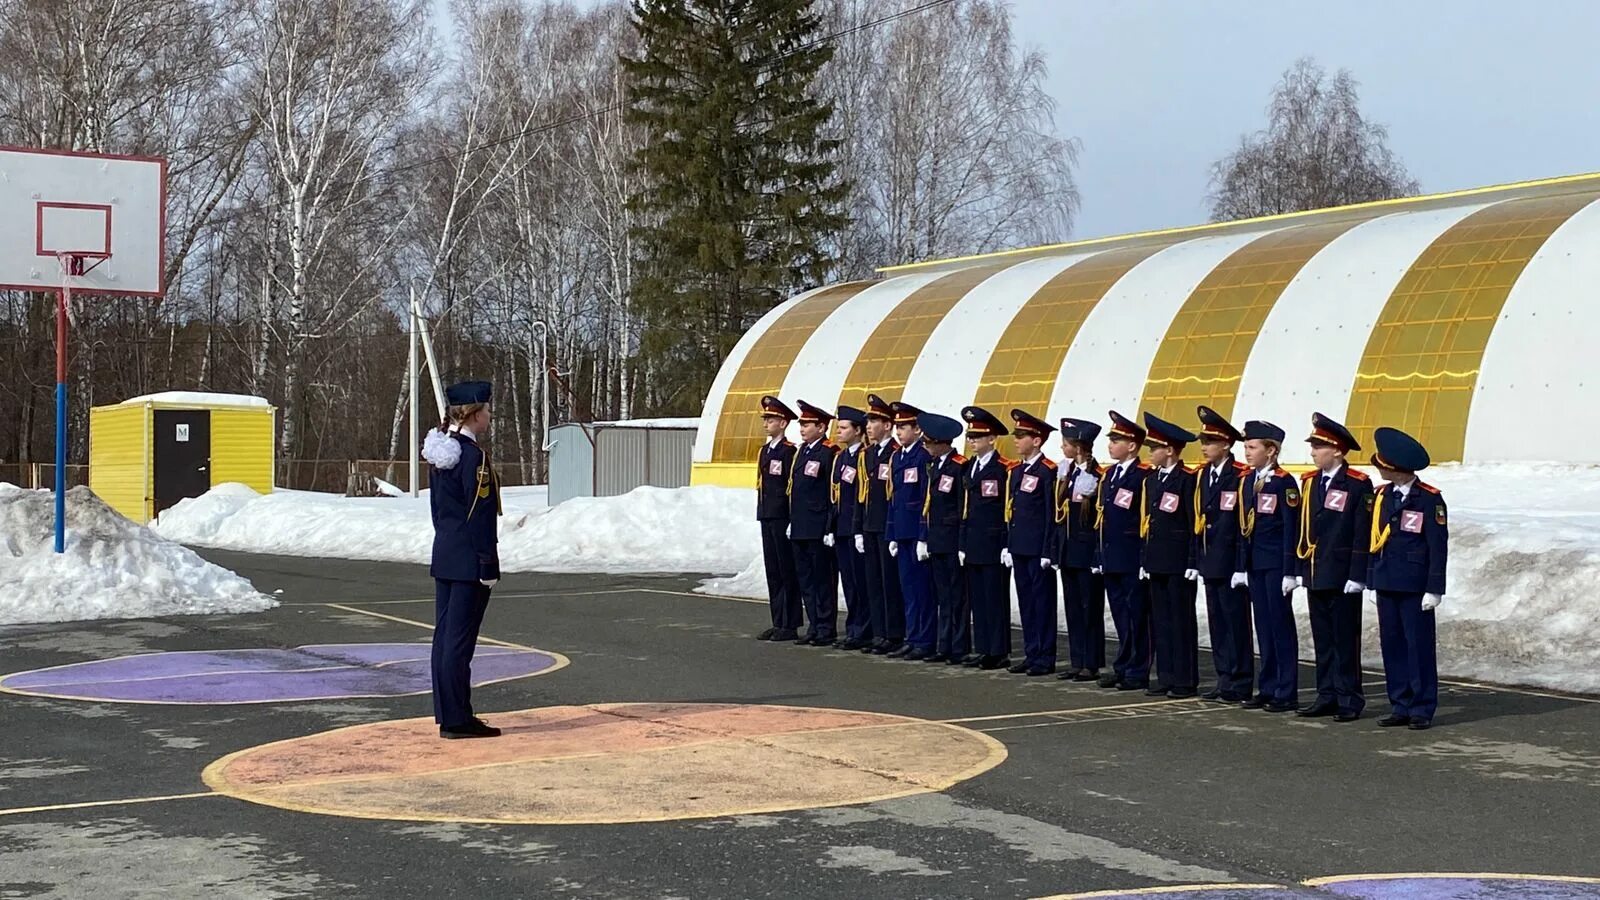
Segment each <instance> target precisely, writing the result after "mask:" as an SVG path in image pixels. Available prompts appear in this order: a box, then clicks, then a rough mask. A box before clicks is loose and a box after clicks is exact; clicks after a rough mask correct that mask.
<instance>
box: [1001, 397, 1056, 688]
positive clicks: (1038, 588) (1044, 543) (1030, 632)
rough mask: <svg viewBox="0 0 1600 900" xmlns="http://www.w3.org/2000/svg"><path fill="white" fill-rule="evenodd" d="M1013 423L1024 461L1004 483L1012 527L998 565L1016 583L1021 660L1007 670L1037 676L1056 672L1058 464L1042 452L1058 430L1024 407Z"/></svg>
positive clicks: (1016, 414)
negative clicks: (1055, 568) (1056, 498)
mask: <svg viewBox="0 0 1600 900" xmlns="http://www.w3.org/2000/svg"><path fill="white" fill-rule="evenodd" d="M1011 420H1012V422H1013V423H1014V427H1013V429H1012V432H1011V434H1012V437H1014V438H1015V439H1016V442H1017V455H1018V456H1019V457H1020V459H1018V460H1017V462H1016V463H1015V464H1014V465H1013V466H1012V467H1011V471H1010V477H1008V478H1007V479H1006V523H1007V525H1008V529H1007V532H1006V547H1005V549H1004V550H1002V551H1001V556H1000V561H1001V563H1002V564H1003V565H1005V566H1007V567H1009V568H1010V569H1011V574H1012V577H1013V578H1014V579H1015V581H1016V585H1017V607H1018V611H1019V612H1020V614H1021V618H1022V648H1023V658H1022V661H1021V662H1019V663H1016V664H1015V665H1013V666H1011V668H1010V670H1009V671H1011V672H1012V673H1014V674H1026V675H1029V676H1031V677H1038V676H1041V675H1049V674H1051V673H1053V672H1055V670H1056V577H1055V573H1054V572H1053V571H1052V566H1053V565H1054V559H1053V557H1055V556H1056V555H1057V554H1058V553H1059V548H1060V539H1059V538H1058V536H1057V535H1058V532H1057V530H1056V502H1055V490H1056V464H1055V463H1054V462H1052V461H1051V460H1050V458H1049V457H1047V456H1045V455H1044V452H1043V449H1042V448H1043V447H1044V442H1045V439H1046V438H1048V437H1049V436H1050V433H1051V432H1052V431H1054V430H1055V428H1054V426H1052V425H1050V424H1048V423H1046V422H1044V421H1043V420H1041V419H1039V418H1037V417H1035V416H1033V415H1031V414H1029V413H1027V412H1024V411H1023V410H1020V409H1013V410H1012V411H1011Z"/></svg>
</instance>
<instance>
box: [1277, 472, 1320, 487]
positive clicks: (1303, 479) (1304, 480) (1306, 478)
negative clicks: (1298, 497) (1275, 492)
mask: <svg viewBox="0 0 1600 900" xmlns="http://www.w3.org/2000/svg"><path fill="white" fill-rule="evenodd" d="M1278 471H1280V472H1282V471H1283V470H1282V469H1279V470H1278ZM1285 474H1288V473H1285ZM1316 480H1317V473H1316V472H1315V471H1311V472H1301V473H1300V483H1301V484H1310V483H1311V482H1313V481H1316Z"/></svg>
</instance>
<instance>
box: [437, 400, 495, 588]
mask: <svg viewBox="0 0 1600 900" xmlns="http://www.w3.org/2000/svg"><path fill="white" fill-rule="evenodd" d="M450 437H451V439H452V440H454V441H456V443H458V444H459V445H460V446H461V460H460V462H457V463H456V464H455V465H454V466H451V467H450V468H448V469H441V468H439V467H438V466H430V467H429V470H428V506H429V509H430V510H431V511H432V513H433V560H432V565H430V566H429V567H428V574H429V575H432V576H433V577H434V578H439V579H443V580H445V581H478V580H480V579H481V580H489V579H493V578H499V577H500V551H499V548H498V546H497V544H496V542H497V537H496V529H497V527H498V517H499V515H500V479H499V478H498V477H496V475H495V474H494V468H493V467H492V466H490V465H489V457H488V455H487V454H485V453H484V452H483V450H481V449H479V447H478V445H477V444H476V443H474V442H473V441H472V440H471V439H470V438H467V437H465V436H463V435H462V434H460V433H459V432H456V433H452V434H451V435H450Z"/></svg>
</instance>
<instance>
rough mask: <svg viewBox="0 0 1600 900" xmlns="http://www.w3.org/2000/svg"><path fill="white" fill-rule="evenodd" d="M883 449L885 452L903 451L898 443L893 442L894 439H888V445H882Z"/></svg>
mask: <svg viewBox="0 0 1600 900" xmlns="http://www.w3.org/2000/svg"><path fill="white" fill-rule="evenodd" d="M883 449H885V450H900V449H903V448H902V447H901V446H900V442H899V441H897V440H895V439H894V438H890V439H889V443H887V444H884V445H883Z"/></svg>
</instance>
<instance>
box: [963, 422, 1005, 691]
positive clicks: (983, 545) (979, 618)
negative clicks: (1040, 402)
mask: <svg viewBox="0 0 1600 900" xmlns="http://www.w3.org/2000/svg"><path fill="white" fill-rule="evenodd" d="M961 418H962V419H964V420H965V421H966V423H967V450H969V451H970V452H971V454H972V459H971V460H970V461H969V462H968V463H967V477H966V490H967V495H966V505H965V507H964V508H963V509H962V513H961V551H960V553H959V554H958V556H959V560H960V562H961V566H962V568H963V569H965V570H966V575H967V592H968V595H969V597H970V602H971V605H972V644H973V648H972V649H973V655H972V656H970V657H968V658H967V659H966V660H964V661H963V664H964V665H966V666H969V667H973V668H978V669H1004V668H1007V667H1008V666H1010V665H1011V579H1010V576H1009V575H1008V574H1007V573H1006V567H1005V566H1004V565H1002V564H1001V562H1000V555H1001V554H1002V553H1003V552H1004V551H1005V549H1006V481H1007V479H1008V478H1009V477H1010V474H1009V473H1010V466H1011V464H1012V463H1011V461H1010V460H1008V459H1006V458H1005V457H1004V456H1002V455H1000V452H999V451H998V450H996V449H995V448H994V442H995V438H996V437H998V436H999V435H1001V434H1003V433H1004V432H1005V430H1006V426H1005V424H1004V423H1002V422H1001V421H1000V420H999V419H998V418H996V417H995V415H994V414H993V413H991V412H989V411H988V410H986V409H984V408H982V407H980V406H968V407H966V408H964V409H962V410H961Z"/></svg>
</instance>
